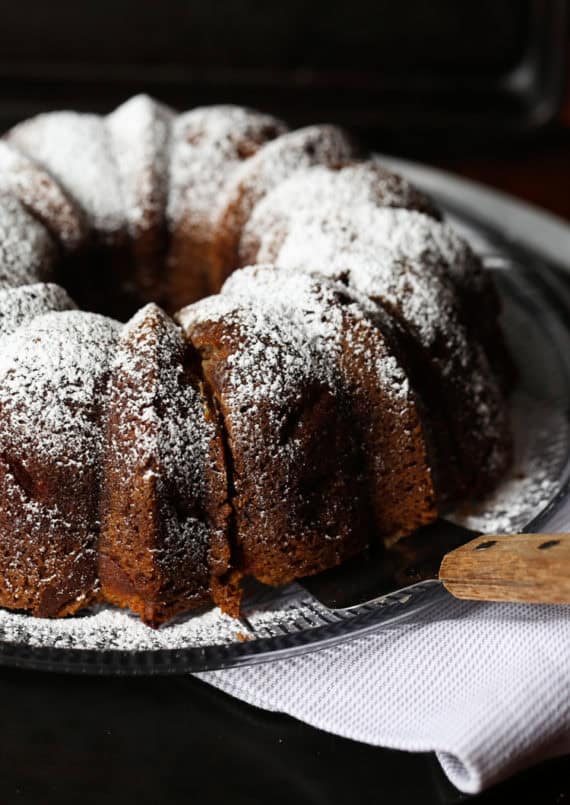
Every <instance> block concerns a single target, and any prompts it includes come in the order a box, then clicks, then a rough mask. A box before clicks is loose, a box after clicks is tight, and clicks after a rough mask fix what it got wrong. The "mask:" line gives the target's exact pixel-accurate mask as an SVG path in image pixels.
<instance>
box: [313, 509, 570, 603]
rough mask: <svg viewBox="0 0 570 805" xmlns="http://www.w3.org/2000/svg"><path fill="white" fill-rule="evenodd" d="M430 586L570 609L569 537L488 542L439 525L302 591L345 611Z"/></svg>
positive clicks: (325, 576)
mask: <svg viewBox="0 0 570 805" xmlns="http://www.w3.org/2000/svg"><path fill="white" fill-rule="evenodd" d="M427 579H430V580H434V581H439V582H440V583H441V584H443V585H444V587H445V588H446V589H447V590H448V591H449V592H450V593H451V594H452V595H454V596H455V597H456V598H463V599H468V600H473V601H512V602H517V601H518V602H530V603H543V604H570V534H533V533H528V534H527V533H523V534H511V535H504V534H502V535H494V534H493V535H490V534H484V535H481V534H478V533H477V532H475V531H470V530H469V529H467V528H464V527H463V526H459V525H455V524H454V523H451V522H449V521H447V520H437V521H436V522H434V523H432V524H431V525H428V526H424V527H423V528H420V529H418V531H416V532H415V533H414V534H413V535H412V536H410V537H407V538H406V539H402V540H401V541H400V542H397V543H396V544H395V545H393V546H392V547H390V548H388V549H386V550H382V551H381V550H379V551H377V552H375V551H369V552H367V553H364V554H361V555H359V556H355V557H354V558H353V559H350V560H348V561H347V562H345V563H344V564H343V565H341V566H339V567H336V568H332V569H331V570H327V571H324V572H323V573H319V574H317V575H316V576H311V577H306V578H304V579H302V581H301V584H302V586H303V587H304V588H305V589H306V590H307V591H308V592H309V593H310V594H311V595H312V596H314V597H315V598H316V599H317V600H318V601H319V602H320V603H321V604H323V605H324V606H326V607H327V608H329V609H332V610H344V609H351V608H353V607H358V606H362V605H364V604H371V603H374V602H376V601H378V600H379V599H381V598H383V597H384V596H386V595H389V594H390V593H396V592H401V591H403V590H404V589H405V588H406V587H409V586H410V585H413V584H416V583H418V582H421V581H426V580H427Z"/></svg>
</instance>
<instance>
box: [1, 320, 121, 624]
mask: <svg viewBox="0 0 570 805" xmlns="http://www.w3.org/2000/svg"><path fill="white" fill-rule="evenodd" d="M117 331H118V325H117V324H116V322H113V321H112V320H110V319H106V318H104V317H103V316H97V315H95V314H90V313H83V312H79V311H73V310H72V311H64V312H51V313H46V314H44V315H41V316H38V317H37V318H34V319H32V320H31V321H29V322H28V323H27V324H26V326H25V327H19V328H18V329H17V330H15V331H14V332H13V333H12V334H11V335H8V336H6V337H5V338H4V339H3V341H2V350H1V351H0V606H5V607H9V608H11V609H22V610H26V611H29V612H31V613H32V614H33V615H37V616H40V617H60V616H63V615H68V614H72V613H74V612H77V611H78V610H80V609H83V608H84V607H85V606H86V605H87V604H89V603H90V602H91V601H93V600H96V599H97V597H98V592H99V584H98V572H97V536H98V530H99V488H100V486H99V485H100V469H101V457H102V448H103V420H104V416H105V412H104V410H103V409H104V401H105V399H106V384H107V380H108V372H109V363H110V358H111V356H112V353H113V351H114V348H115V345H116V338H117V334H118V332H117Z"/></svg>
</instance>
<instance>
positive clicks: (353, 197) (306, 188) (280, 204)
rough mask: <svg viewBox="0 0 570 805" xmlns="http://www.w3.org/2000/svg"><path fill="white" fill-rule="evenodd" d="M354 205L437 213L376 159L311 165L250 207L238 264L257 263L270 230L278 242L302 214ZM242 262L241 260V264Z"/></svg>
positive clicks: (426, 201)
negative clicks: (339, 165) (338, 165)
mask: <svg viewBox="0 0 570 805" xmlns="http://www.w3.org/2000/svg"><path fill="white" fill-rule="evenodd" d="M331 201H332V202H333V203H334V204H335V207H336V208H341V207H344V208H345V209H349V210H350V209H352V207H354V206H355V205H360V204H367V203H369V204H372V205H374V206H377V207H402V208H406V209H418V210H421V211H423V212H427V213H429V214H431V215H435V214H436V213H435V207H434V205H433V203H432V202H431V201H430V199H428V198H427V197H426V196H424V195H423V194H422V193H420V192H419V191H418V190H416V188H415V187H413V186H412V185H411V184H410V183H409V182H407V181H406V180H405V179H403V178H402V177H401V176H398V175H397V174H394V173H392V172H390V171H388V170H386V168H384V167H383V166H382V165H381V164H380V162H379V161H378V160H377V159H369V160H366V161H365V162H355V163H353V164H349V165H347V166H345V167H342V168H340V169H338V170H331V169H330V168H327V167H325V166H323V165H315V166H313V167H310V168H307V169H305V170H299V171H297V172H296V173H294V174H293V176H291V177H290V178H288V179H285V180H284V181H282V182H280V183H279V184H277V186H276V187H274V188H273V189H272V190H271V191H270V192H269V193H267V195H266V196H265V198H263V199H261V201H260V202H259V204H257V206H256V207H255V209H254V210H253V213H252V215H251V217H250V219H249V220H248V222H247V223H246V225H245V227H244V230H243V233H242V236H241V242H240V264H242V265H243V264H245V262H247V261H250V262H257V260H256V258H257V249H258V248H259V240H260V238H262V237H263V236H264V234H266V233H268V232H271V233H272V235H273V238H275V239H277V240H279V239H280V238H283V237H284V236H285V234H286V232H287V228H288V223H289V221H290V220H292V219H294V218H295V217H297V216H298V215H300V214H303V213H307V212H309V213H314V212H315V211H318V210H322V209H326V208H327V207H329V206H330V204H331ZM244 261H245V262H244Z"/></svg>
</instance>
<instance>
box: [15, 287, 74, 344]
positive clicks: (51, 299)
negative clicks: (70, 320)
mask: <svg viewBox="0 0 570 805" xmlns="http://www.w3.org/2000/svg"><path fill="white" fill-rule="evenodd" d="M75 307H76V305H75V303H74V302H73V301H72V300H71V299H70V297H69V296H68V294H67V291H65V290H64V289H63V288H61V287H60V286H59V285H53V284H52V283H43V282H37V283H34V284H33V285H20V286H19V287H17V288H6V289H4V290H0V337H1V336H5V335H9V334H10V333H12V332H14V330H17V329H18V327H21V326H23V325H25V324H28V323H29V322H31V321H32V319H35V318H36V317H37V316H41V315H42V314H43V313H49V312H50V311H52V310H54V311H55V310H73V309H74V308H75Z"/></svg>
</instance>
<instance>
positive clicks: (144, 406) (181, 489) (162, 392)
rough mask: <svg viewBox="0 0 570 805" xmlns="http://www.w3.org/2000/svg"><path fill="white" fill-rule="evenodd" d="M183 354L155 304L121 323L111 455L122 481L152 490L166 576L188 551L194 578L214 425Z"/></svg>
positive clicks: (176, 332)
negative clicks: (187, 374) (189, 375)
mask: <svg viewBox="0 0 570 805" xmlns="http://www.w3.org/2000/svg"><path fill="white" fill-rule="evenodd" d="M183 356H184V341H183V338H182V333H181V331H180V329H179V328H178V327H177V326H176V325H175V324H174V323H173V322H172V321H171V320H170V319H169V318H168V317H167V316H166V314H164V313H163V312H162V311H161V310H160V308H158V307H157V306H156V305H153V304H151V305H147V306H145V307H144V308H142V309H141V310H140V311H139V312H138V313H137V314H136V315H135V316H134V317H133V318H132V319H131V320H130V321H129V322H128V323H127V325H125V327H124V328H123V331H122V333H121V339H120V344H119V348H118V351H117V358H116V361H115V363H114V365H113V370H112V375H113V381H112V385H113V388H112V390H111V407H112V410H113V411H114V412H116V413H115V415H114V416H113V422H114V424H115V427H116V428H117V429H118V430H117V431H115V432H113V433H112V435H111V439H110V442H111V443H110V453H111V458H112V464H113V466H115V467H118V468H120V470H119V471H120V472H121V474H122V478H121V482H123V481H124V478H129V479H131V481H130V482H131V483H132V484H133V486H134V485H137V484H141V483H144V484H145V485H146V487H147V488H149V489H150V488H153V490H154V495H153V496H152V499H153V500H155V501H156V505H157V507H158V511H157V517H158V518H160V525H161V526H162V527H157V533H159V534H160V537H161V540H163V542H161V544H157V545H155V548H154V550H155V559H156V561H157V563H158V564H159V565H161V566H162V567H163V569H164V568H168V569H169V571H170V572H171V573H173V574H175V572H176V567H177V565H178V564H181V566H182V571H181V572H185V573H188V568H187V566H186V563H187V561H188V556H189V555H191V556H193V557H194V559H195V563H194V568H193V569H194V571H195V573H196V575H198V574H199V571H202V572H204V565H205V564H206V565H207V556H208V551H209V548H210V540H211V532H210V527H209V523H208V521H207V517H205V516H204V515H203V513H204V512H205V511H207V508H208V501H207V496H208V483H209V481H208V479H209V478H210V477H211V473H212V469H213V467H212V459H211V452H212V443H213V441H214V440H215V439H216V430H215V427H214V424H213V423H212V422H211V421H209V420H208V419H207V417H206V414H205V410H204V401H203V399H202V397H201V394H200V391H199V388H198V383H197V382H196V383H195V384H193V383H192V382H191V381H190V379H189V378H188V377H185V376H184V363H183ZM129 434H130V435H129ZM149 505H150V504H149ZM200 513H202V514H201V515H200ZM173 578H175V575H173ZM206 579H207V576H206ZM202 581H203V578H202Z"/></svg>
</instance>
